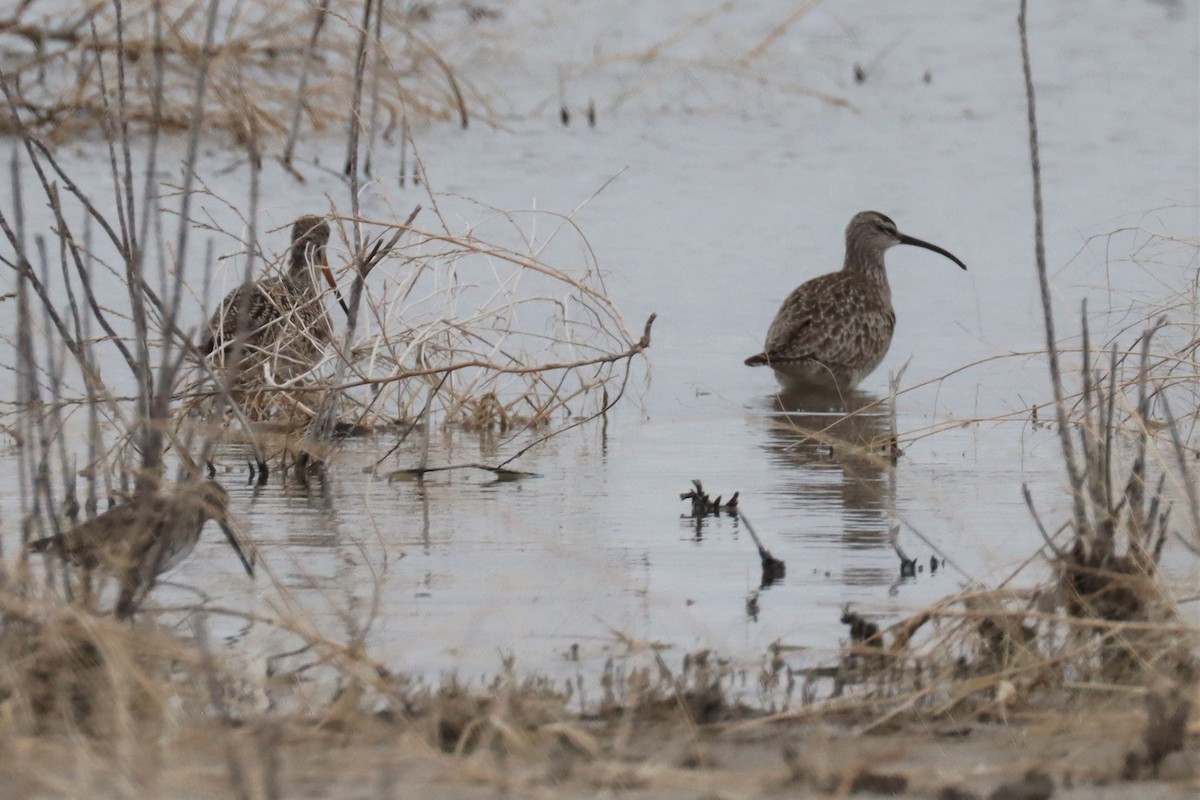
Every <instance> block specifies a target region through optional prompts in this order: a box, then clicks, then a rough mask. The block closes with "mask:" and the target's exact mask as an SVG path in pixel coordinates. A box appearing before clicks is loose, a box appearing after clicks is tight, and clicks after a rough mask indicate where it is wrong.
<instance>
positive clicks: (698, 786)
mask: <svg viewBox="0 0 1200 800" xmlns="http://www.w3.org/2000/svg"><path fill="white" fill-rule="evenodd" d="M1144 719H1145V716H1144V714H1143V713H1142V712H1141V711H1140V710H1139V709H1138V708H1135V707H1133V706H1131V707H1129V708H1124V709H1119V710H1112V711H1105V712H1094V713H1070V712H1067V713H1062V712H1037V713H1029V714H1019V715H1014V716H1012V717H1010V718H1009V719H1008V720H1007V722H1001V721H998V720H997V721H989V722H978V721H973V720H970V719H964V720H953V719H944V720H938V721H934V722H928V723H910V724H907V725H905V726H903V727H897V728H894V729H892V730H889V731H886V732H883V733H878V734H874V735H856V734H855V733H854V732H853V731H852V730H851V729H849V728H847V727H845V726H840V725H833V724H829V723H818V722H812V721H809V722H804V721H795V722H790V723H784V724H779V723H767V722H763V721H761V720H747V721H742V722H737V723H731V724H723V725H720V726H700V727H698V726H695V725H692V724H689V723H687V722H686V721H683V720H680V719H659V720H653V721H650V720H643V721H639V720H630V719H625V718H617V719H612V720H606V721H586V720H579V719H568V720H562V721H559V722H553V723H550V724H548V725H543V726H541V727H539V728H538V729H536V730H522V729H520V725H519V724H518V725H514V726H513V727H511V728H509V729H508V730H507V732H506V733H505V734H504V735H502V736H497V737H493V738H492V739H491V742H490V744H489V745H487V746H481V747H477V748H476V749H474V750H472V751H470V752H459V753H454V752H446V751H444V750H442V749H439V748H438V747H435V746H433V745H431V743H430V742H431V740H430V738H429V737H428V736H427V732H428V730H429V728H428V726H427V725H426V724H425V723H426V722H428V720H424V721H422V720H416V721H410V722H408V723H403V724H396V723H386V722H380V721H378V720H375V719H371V720H365V721H364V720H362V719H357V718H356V719H354V720H349V719H339V718H337V717H335V716H334V717H326V718H325V719H324V720H322V721H320V722H313V721H305V722H300V721H279V722H266V723H262V722H260V723H256V724H254V725H247V726H243V727H240V728H232V729H230V728H224V727H221V726H218V725H215V724H206V725H200V726H196V727H192V728H189V729H188V730H183V731H175V732H174V733H172V734H169V735H167V736H166V737H165V738H164V739H163V741H161V742H157V743H154V742H147V743H145V744H144V745H143V746H135V747H134V748H133V749H132V750H121V751H120V752H114V753H104V752H102V750H103V745H101V744H100V743H94V748H95V749H92V750H88V749H84V748H80V747H79V746H78V742H77V741H67V740H60V739H56V738H50V737H41V738H36V739H34V738H28V739H13V740H10V741H9V743H8V746H7V747H6V748H5V749H4V753H5V755H4V757H3V758H2V759H0V779H2V780H3V782H4V785H5V786H8V787H10V791H11V792H12V794H11V795H10V796H25V797H74V796H84V795H87V796H98V795H107V794H112V795H129V794H133V795H140V796H155V797H162V798H193V797H267V798H273V797H330V798H347V799H348V798H391V797H422V798H473V797H479V798H483V797H496V796H515V797H548V798H549V797H561V798H584V797H597V796H605V797H612V796H617V797H629V798H642V797H645V798H650V797H653V798H689V799H695V798H705V799H706V800H715V798H757V797H764V798H766V797H829V796H834V797H839V796H846V795H848V794H854V795H856V796H864V797H872V796H895V797H912V798H928V797H947V798H949V797H957V798H967V797H972V796H974V797H981V798H988V797H1004V798H1010V799H1011V798H1034V797H1048V796H1053V797H1056V798H1110V797H1111V798H1118V797H1122V798H1123V797H1134V796H1136V797H1144V798H1175V797H1182V796H1193V795H1191V794H1190V793H1192V792H1195V791H1196V790H1197V789H1198V788H1200V746H1198V745H1200V742H1198V740H1197V733H1198V732H1200V730H1198V728H1200V726H1197V725H1195V724H1193V725H1192V728H1191V731H1190V733H1189V738H1188V739H1187V741H1186V747H1185V749H1184V750H1183V751H1182V752H1179V753H1176V754H1175V755H1172V756H1170V757H1169V758H1168V759H1166V760H1165V761H1164V762H1163V764H1162V766H1161V768H1160V775H1159V777H1158V778H1157V779H1155V780H1141V781H1136V782H1129V781H1123V780H1122V778H1121V773H1122V769H1123V765H1124V763H1125V760H1126V754H1127V753H1128V752H1129V751H1130V750H1131V748H1136V747H1137V743H1138V741H1139V740H1140V739H1141V737H1142V732H1143V730H1144V727H1145V722H1144ZM30 764H41V765H46V764H58V765H60V766H59V768H58V769H56V770H53V771H50V770H46V769H44V768H39V769H31V768H30V766H29V765H30ZM1026 776H1031V777H1028V778H1027V777H1026ZM1005 786H1007V787H1008V788H1007V789H1003V788H1002V787H1005ZM1047 789H1049V790H1051V791H1052V795H1047V794H1045V791H1046V790H1047ZM951 790H953V791H957V792H958V794H953V793H951Z"/></svg>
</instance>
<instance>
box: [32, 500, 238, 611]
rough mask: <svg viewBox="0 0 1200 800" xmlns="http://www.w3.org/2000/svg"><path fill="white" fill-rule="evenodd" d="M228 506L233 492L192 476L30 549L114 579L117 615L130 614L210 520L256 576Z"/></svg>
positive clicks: (194, 541) (193, 543)
mask: <svg viewBox="0 0 1200 800" xmlns="http://www.w3.org/2000/svg"><path fill="white" fill-rule="evenodd" d="M228 505H229V495H228V494H227V493H226V492H225V489H224V488H222V486H221V484H219V483H217V482H216V481H213V480H201V481H195V480H193V481H190V482H188V483H185V484H183V485H181V486H178V487H176V489H175V490H174V491H173V492H172V493H170V494H162V493H159V494H156V495H154V496H153V497H150V498H148V499H146V500H144V501H142V502H137V501H129V502H125V503H122V504H120V505H117V506H113V507H112V508H110V509H109V510H108V511H105V512H104V513H103V514H100V515H99V516H97V517H94V518H92V519H90V520H88V521H86V522H83V523H80V524H79V525H76V526H75V527H74V528H72V529H71V530H69V531H66V532H64V533H61V534H59V535H57V536H48V537H46V538H45V539H38V540H37V541H34V542H30V543H29V549H30V550H32V551H34V552H48V553H51V554H54V555H58V556H60V557H61V558H63V559H64V560H66V561H69V562H70V563H72V564H75V565H76V566H79V567H82V568H84V569H86V570H89V571H90V570H94V569H100V570H102V571H104V572H106V573H108V574H110V575H113V576H114V577H116V578H117V579H118V580H119V582H120V585H121V593H120V596H119V597H118V599H117V607H116V611H117V616H118V617H128V616H129V615H131V614H132V613H133V612H134V611H135V610H136V609H137V605H138V603H140V602H141V598H143V597H145V595H146V593H147V592H149V591H150V590H151V589H152V588H154V583H155V581H156V579H157V578H158V576H159V575H161V574H162V573H164V572H166V571H167V570H169V569H172V568H173V567H175V566H176V565H177V564H179V562H181V561H183V559H184V558H186V557H187V556H188V554H189V553H191V552H192V549H193V548H195V546H196V542H197V541H198V540H199V539H200V531H201V530H202V529H203V528H204V525H205V523H206V522H208V521H209V520H210V519H213V520H216V521H217V523H218V524H220V526H221V529H222V530H223V531H224V532H225V537H226V538H227V539H228V540H229V544H230V545H232V546H233V550H234V552H235V553H237V556H238V558H239V559H241V561H242V566H243V567H245V569H246V574H247V575H250V576H251V577H253V576H254V565H253V564H252V563H251V562H250V561H248V560H247V559H246V554H245V553H244V552H243V551H242V546H241V544H240V543H239V542H238V540H237V537H236V536H235V535H234V532H233V529H232V528H231V527H230V522H229V508H228Z"/></svg>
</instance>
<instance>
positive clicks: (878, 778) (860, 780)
mask: <svg viewBox="0 0 1200 800" xmlns="http://www.w3.org/2000/svg"><path fill="white" fill-rule="evenodd" d="M906 789H908V778H906V777H905V776H903V775H889V774H887V773H883V772H871V771H870V770H868V769H864V770H859V771H858V773H857V774H855V776H854V777H853V778H852V779H851V780H850V794H860V793H867V792H869V793H871V794H882V795H894V794H903V793H904V791H905V790H906Z"/></svg>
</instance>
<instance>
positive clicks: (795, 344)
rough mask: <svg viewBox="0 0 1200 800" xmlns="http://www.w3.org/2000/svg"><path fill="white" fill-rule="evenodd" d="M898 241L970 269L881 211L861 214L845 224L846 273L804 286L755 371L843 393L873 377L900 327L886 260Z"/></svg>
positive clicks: (781, 316) (797, 386)
mask: <svg viewBox="0 0 1200 800" xmlns="http://www.w3.org/2000/svg"><path fill="white" fill-rule="evenodd" d="M898 244H907V245H913V246H915V247H923V248H925V249H926V250H932V251H933V252H935V253H938V254H940V255H943V256H945V257H946V258H948V259H950V260H951V261H953V262H954V263H955V264H957V265H958V266H960V267H962V268H963V269H964V270H965V269H966V268H967V265H966V264H964V263H963V262H962V261H960V260H959V259H958V257H957V256H955V255H954V254H953V253H951V252H950V251H948V250H944V249H942V248H941V247H938V246H937V245H935V244H930V243H929V242H926V241H922V240H921V239H917V238H915V237H913V236H909V235H907V234H904V233H901V232H900V231H899V230H897V229H896V223H895V222H893V221H892V220H891V219H890V218H889V217H887V216H885V215H884V214H881V213H879V212H878V211H862V212H859V213H858V214H855V215H854V218H853V219H851V220H850V224H849V225H847V226H846V258H845V261H844V262H843V264H842V269H841V270H840V271H838V272H830V273H828V274H826V275H821V276H819V277H816V278H813V279H812V280H809V281H806V282H805V283H803V284H801V285H800V286H799V287H797V288H796V289H795V290H793V291H792V293H791V294H789V295H788V296H787V299H786V300H784V301H783V305H781V306H780V307H779V311H778V312H777V313H776V314H775V320H774V321H773V322H772V323H771V327H770V328H769V329H768V330H767V340H766V343H765V344H764V346H763V350H762V352H761V353H757V354H755V355H752V356H750V357H749V358H747V359H746V365H747V366H751V367H771V368H772V369H773V370H775V377H776V379H777V380H778V381H779V383H780V385H781V386H782V387H783V388H784V389H785V390H788V391H813V392H829V391H836V392H844V391H848V390H850V389H853V388H854V387H855V386H857V385H858V383H859V382H860V381H862V379H863V378H865V377H867V376H868V375H870V374H871V373H872V372H873V371H874V370H875V368H876V367H878V366H879V364H880V362H882V361H883V358H884V356H885V355H887V351H888V348H889V347H890V346H891V343H892V332H893V331H894V330H895V328H896V312H895V311H894V310H893V308H892V290H891V287H890V286H889V285H888V279H887V271H886V270H885V269H884V263H883V256H884V253H885V252H886V251H887V250H888V249H889V248H891V247H894V246H895V245H898Z"/></svg>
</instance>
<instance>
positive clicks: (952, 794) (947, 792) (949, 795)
mask: <svg viewBox="0 0 1200 800" xmlns="http://www.w3.org/2000/svg"><path fill="white" fill-rule="evenodd" d="M937 800H979V795H977V794H975V793H974V792H972V791H970V790H969V789H961V788H959V787H957V786H943V787H942V790H941V791H940V792H938V793H937Z"/></svg>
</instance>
